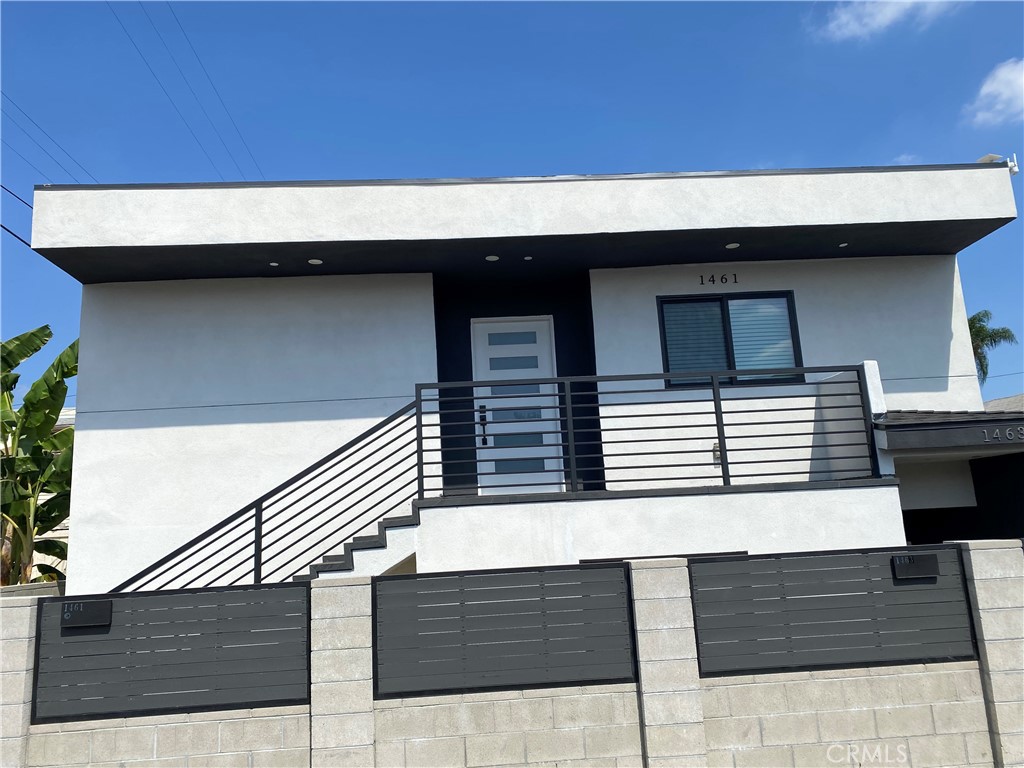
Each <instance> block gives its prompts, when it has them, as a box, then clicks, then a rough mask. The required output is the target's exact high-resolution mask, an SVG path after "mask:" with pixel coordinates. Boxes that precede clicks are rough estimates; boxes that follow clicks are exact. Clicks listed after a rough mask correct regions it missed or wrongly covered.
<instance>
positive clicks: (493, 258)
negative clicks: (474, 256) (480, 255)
mask: <svg viewBox="0 0 1024 768" xmlns="http://www.w3.org/2000/svg"><path fill="white" fill-rule="evenodd" d="M500 258H501V257H500V256H493V255H492V256H484V261H497V260H498V259H500Z"/></svg>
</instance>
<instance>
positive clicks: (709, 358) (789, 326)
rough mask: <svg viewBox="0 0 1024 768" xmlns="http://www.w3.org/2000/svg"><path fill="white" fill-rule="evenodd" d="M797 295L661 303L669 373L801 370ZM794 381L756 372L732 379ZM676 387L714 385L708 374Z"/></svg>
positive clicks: (680, 381) (674, 381)
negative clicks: (795, 310)
mask: <svg viewBox="0 0 1024 768" xmlns="http://www.w3.org/2000/svg"><path fill="white" fill-rule="evenodd" d="M792 300H793V297H792V294H760V295H756V296H751V295H749V294H743V295H742V296H716V297H700V298H663V299H659V302H658V303H659V307H660V310H661V329H662V344H663V348H664V356H665V370H666V372H667V373H686V372H697V371H721V370H736V371H757V370H766V369H772V368H796V367H799V366H800V364H801V363H800V360H799V350H798V344H797V341H796V338H797V337H796V328H795V327H794V322H793V319H792V318H793V317H794V315H793V312H792ZM766 378H771V379H773V380H777V379H779V378H790V377H785V376H779V375H764V374H760V375H758V374H752V375H750V376H736V377H735V378H734V379H730V380H729V381H725V382H723V383H731V382H732V381H752V380H758V379H766ZM670 383H671V384H672V385H674V386H692V385H696V384H709V383H710V379H709V378H708V377H706V376H704V377H701V376H693V377H681V378H673V379H671V381H670Z"/></svg>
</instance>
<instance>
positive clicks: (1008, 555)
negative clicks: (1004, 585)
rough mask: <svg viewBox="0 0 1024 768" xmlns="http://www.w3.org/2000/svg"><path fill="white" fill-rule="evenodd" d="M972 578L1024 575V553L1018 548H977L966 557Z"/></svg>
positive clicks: (1017, 576) (1019, 576) (1004, 577)
mask: <svg viewBox="0 0 1024 768" xmlns="http://www.w3.org/2000/svg"><path fill="white" fill-rule="evenodd" d="M964 560H965V562H964V566H965V570H966V571H967V574H968V576H970V577H971V578H972V579H976V580H981V579H1012V578H1017V579H1019V578H1021V577H1024V555H1022V552H1021V549H1020V547H1019V546H1018V547H1017V548H1016V549H976V550H972V551H971V553H970V554H969V555H968V556H967V557H965V558H964Z"/></svg>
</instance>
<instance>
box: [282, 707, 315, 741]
mask: <svg viewBox="0 0 1024 768" xmlns="http://www.w3.org/2000/svg"><path fill="white" fill-rule="evenodd" d="M281 737H282V739H281V746H282V747H284V748H285V749H297V748H299V747H305V748H306V749H307V750H308V749H309V715H295V716H293V717H283V718H281Z"/></svg>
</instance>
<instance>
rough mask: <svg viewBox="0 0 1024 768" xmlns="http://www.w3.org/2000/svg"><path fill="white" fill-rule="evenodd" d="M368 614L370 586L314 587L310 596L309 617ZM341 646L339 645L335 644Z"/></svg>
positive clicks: (313, 618)
mask: <svg viewBox="0 0 1024 768" xmlns="http://www.w3.org/2000/svg"><path fill="white" fill-rule="evenodd" d="M369 615H370V587H369V585H365V586H338V587H333V588H332V587H324V588H318V589H314V590H313V592H312V593H311V596H310V618H311V619H312V620H313V622H314V623H315V622H316V620H317V619H336V618H342V617H346V616H367V617H368V616H369ZM335 647H341V646H335Z"/></svg>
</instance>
